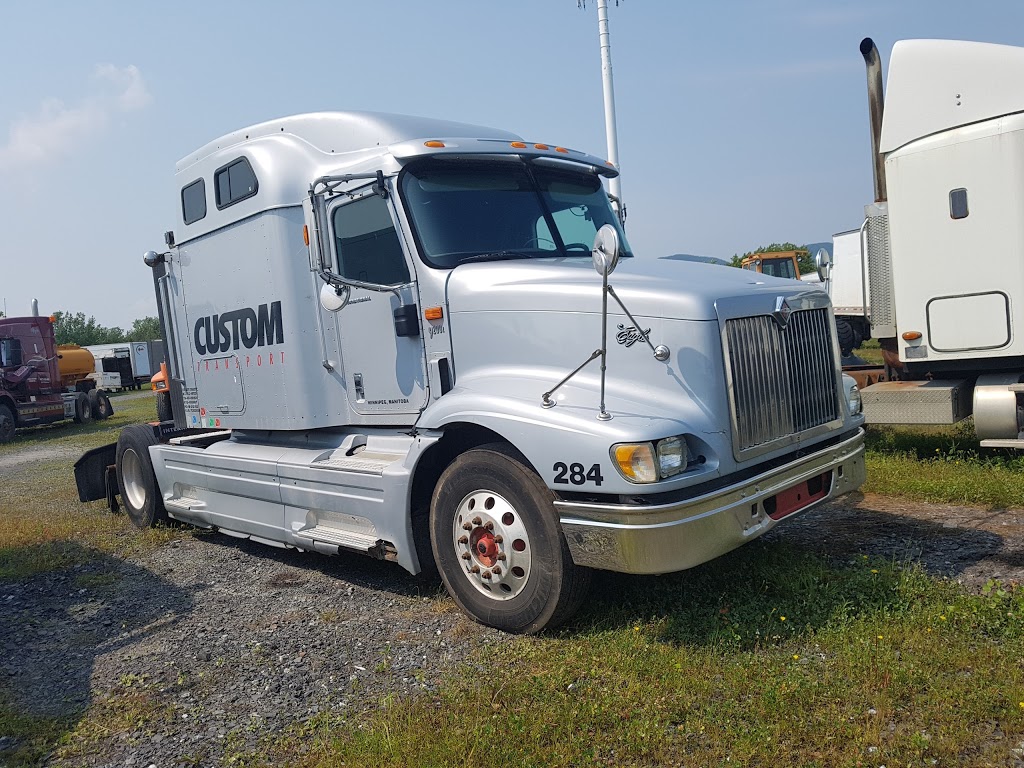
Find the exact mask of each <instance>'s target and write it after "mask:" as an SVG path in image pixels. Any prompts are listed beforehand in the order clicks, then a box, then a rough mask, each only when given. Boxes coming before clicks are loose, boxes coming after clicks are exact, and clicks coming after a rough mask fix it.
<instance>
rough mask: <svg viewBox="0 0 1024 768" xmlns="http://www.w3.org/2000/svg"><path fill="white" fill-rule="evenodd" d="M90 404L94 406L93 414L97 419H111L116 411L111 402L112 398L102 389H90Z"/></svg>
mask: <svg viewBox="0 0 1024 768" xmlns="http://www.w3.org/2000/svg"><path fill="white" fill-rule="evenodd" d="M89 405H91V406H92V415H93V418H94V419H96V421H103V420H104V419H109V418H110V417H111V415H113V413H114V407H113V406H112V405H111V404H110V398H109V397H107V393H106V392H104V391H103V390H102V389H91V390H89Z"/></svg>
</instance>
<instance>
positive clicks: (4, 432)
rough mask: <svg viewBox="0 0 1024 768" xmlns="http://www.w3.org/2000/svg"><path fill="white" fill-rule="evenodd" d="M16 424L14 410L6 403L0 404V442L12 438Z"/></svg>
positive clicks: (9, 440)
mask: <svg viewBox="0 0 1024 768" xmlns="http://www.w3.org/2000/svg"><path fill="white" fill-rule="evenodd" d="M16 427H17V424H16V423H15V421H14V411H12V410H11V409H10V408H8V407H7V406H6V405H3V404H0V443H9V442H11V440H13V439H14V430H15V428H16Z"/></svg>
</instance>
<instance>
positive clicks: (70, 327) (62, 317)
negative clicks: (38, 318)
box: [52, 310, 163, 347]
mask: <svg viewBox="0 0 1024 768" xmlns="http://www.w3.org/2000/svg"><path fill="white" fill-rule="evenodd" d="M52 317H53V334H54V336H56V338H57V343H58V344H78V345H79V346H80V347H86V346H91V345H93V344H119V343H121V342H128V341H150V340H152V339H159V338H161V337H162V335H163V334H162V333H161V332H160V321H159V320H158V319H157V318H155V317H140V318H139V319H137V320H135V321H134V322H133V323H132V326H131V328H128V329H127V330H125V329H123V328H108V327H106V326H104V325H100V324H99V323H98V322H96V318H95V317H93V316H91V315H90V316H89V317H88V318H87V317H86V316H85V313H84V312H75V313H71V312H61V311H59V310H58V311H57V312H54V313H53V315H52Z"/></svg>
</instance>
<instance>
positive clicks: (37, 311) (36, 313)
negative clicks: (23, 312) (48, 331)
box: [32, 299, 39, 317]
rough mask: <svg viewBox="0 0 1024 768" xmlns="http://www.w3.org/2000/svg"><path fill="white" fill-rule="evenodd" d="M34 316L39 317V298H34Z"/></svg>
mask: <svg viewBox="0 0 1024 768" xmlns="http://www.w3.org/2000/svg"><path fill="white" fill-rule="evenodd" d="M32 317H39V299H32Z"/></svg>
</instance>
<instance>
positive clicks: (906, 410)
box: [837, 39, 1024, 448]
mask: <svg viewBox="0 0 1024 768" xmlns="http://www.w3.org/2000/svg"><path fill="white" fill-rule="evenodd" d="M861 53H862V55H863V56H864V58H865V61H866V63H867V72H868V89H869V101H870V106H871V128H872V134H871V135H872V160H873V164H872V168H873V171H874V181H875V195H874V197H875V202H873V203H872V204H870V205H868V206H865V217H866V220H865V224H864V233H865V250H866V259H867V265H866V267H867V272H868V275H869V285H868V295H869V306H870V320H871V334H872V336H874V337H875V338H877V339H878V340H879V342H880V344H881V347H882V349H883V351H884V352H885V353H886V355H887V357H886V359H887V364H888V367H889V369H890V372H891V374H892V378H896V379H898V381H895V382H888V383H887V384H888V385H887V386H885V387H881V386H880V385H874V386H872V387H868V388H867V389H865V390H864V402H865V409H866V411H867V417H868V420H869V421H871V422H876V423H919V422H920V421H922V420H926V421H928V423H935V422H936V421H942V422H943V423H951V422H952V421H956V420H958V419H962V418H966V417H967V416H969V415H973V416H974V427H975V431H976V433H977V435H978V436H979V437H980V438H981V439H982V445H983V446H992V447H1015V448H1021V447H1024V439H1022V438H1024V385H1022V384H1021V381H1022V379H1024V335H1018V334H1017V330H1018V329H1020V328H1022V327H1024V262H1022V260H1021V259H1020V252H1021V249H1022V247H1024V216H1022V215H1021V210H1020V206H1019V205H1018V203H1017V201H1018V198H1019V196H1020V189H1021V187H1022V185H1024V162H1022V159H1024V112H1022V110H1024V86H1022V85H1021V82H1022V80H1021V76H1022V75H1024V48H1015V47H1011V46H1005V45H992V44H987V43H974V42H962V41H954V40H904V41H900V42H897V43H896V45H895V46H894V47H893V50H892V56H891V58H890V63H889V76H888V85H887V88H886V95H885V98H884V99H883V93H882V67H881V59H880V57H879V55H878V51H877V49H876V48H875V45H874V43H873V42H872V41H871V40H870V39H865V40H864V41H863V42H862V43H861ZM837 303H838V302H837ZM921 381H929V382H930V384H929V386H928V387H921V386H918V382H921ZM972 394H973V397H972V396H971V395H972ZM965 398H966V402H968V403H969V404H970V407H967V408H963V407H960V406H959V405H958V404H960V403H962V402H965ZM901 404H903V405H902V406H901ZM901 413H902V414H905V417H906V419H907V420H906V421H902V420H901V419H902V418H903V417H901V416H900V415H899V414H901ZM910 419H912V421H910Z"/></svg>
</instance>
